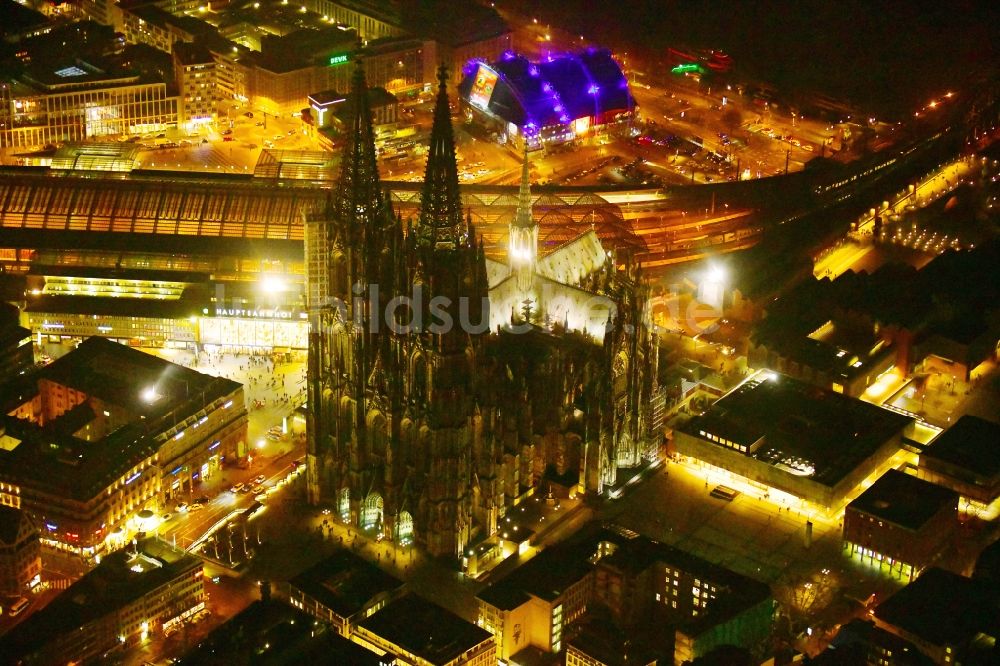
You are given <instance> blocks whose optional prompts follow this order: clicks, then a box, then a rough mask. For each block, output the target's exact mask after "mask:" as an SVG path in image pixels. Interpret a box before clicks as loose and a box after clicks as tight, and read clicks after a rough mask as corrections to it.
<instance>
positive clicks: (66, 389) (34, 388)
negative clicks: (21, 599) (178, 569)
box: [0, 338, 247, 556]
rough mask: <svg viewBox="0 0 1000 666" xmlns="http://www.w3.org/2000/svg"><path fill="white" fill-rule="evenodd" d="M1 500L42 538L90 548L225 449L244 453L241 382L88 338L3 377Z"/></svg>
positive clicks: (113, 538) (97, 549)
mask: <svg viewBox="0 0 1000 666" xmlns="http://www.w3.org/2000/svg"><path fill="white" fill-rule="evenodd" d="M2 400H3V403H4V405H5V408H4V411H5V413H6V416H5V417H4V420H3V427H4V434H3V437H2V439H0V503H2V504H6V505H8V506H15V507H19V508H21V509H23V510H24V511H26V512H27V513H28V514H29V515H31V516H32V518H34V519H35V521H36V522H37V523H38V525H39V528H40V529H42V530H44V532H43V535H44V539H45V542H46V543H48V544H50V545H52V546H55V547H60V548H65V549H69V550H72V551H74V552H77V553H79V554H81V555H84V556H93V555H95V554H100V553H104V552H107V551H108V550H113V549H114V548H115V547H118V546H119V545H120V544H121V543H122V542H123V541H124V540H126V539H127V537H128V534H130V533H133V532H135V531H138V530H141V529H144V526H142V525H140V524H138V523H137V522H136V520H135V519H136V515H137V514H138V512H140V511H142V510H143V509H149V510H155V509H157V508H158V507H159V506H161V505H162V504H163V503H165V502H166V501H167V500H169V499H171V498H173V497H175V496H176V495H178V494H180V493H181V492H190V491H191V490H192V489H193V488H194V487H195V484H196V483H198V482H199V481H200V480H201V479H205V478H208V477H210V476H212V475H214V474H216V473H217V472H218V470H219V467H220V465H221V464H222V460H223V458H230V459H235V458H236V457H238V456H245V455H246V454H247V448H246V446H247V443H246V438H247V435H246V429H247V413H246V408H245V406H244V404H243V387H242V386H241V385H240V384H238V383H236V382H234V381H231V380H228V379H223V378H221V377H213V376H210V375H203V374H201V373H199V372H195V371H193V370H188V369H187V368H184V367H182V366H179V365H175V364H173V363H169V362H167V361H164V360H162V359H159V358H157V357H155V356H151V355H149V354H145V353H143V352H141V351H138V350H135V349H130V348H129V347H125V346H123V345H119V344H117V343H114V342H110V341H108V340H105V339H104V338H89V339H87V340H85V341H84V342H83V343H81V344H80V345H79V347H78V348H77V349H75V350H74V351H71V352H70V353H68V354H66V355H65V356H63V357H61V358H59V359H58V360H56V361H55V362H53V363H52V364H50V365H48V366H46V367H45V368H43V369H40V370H38V371H37V372H35V373H33V374H30V375H25V376H23V377H21V378H18V379H16V380H14V381H12V382H8V383H7V384H6V385H5V387H4V389H3V392H2Z"/></svg>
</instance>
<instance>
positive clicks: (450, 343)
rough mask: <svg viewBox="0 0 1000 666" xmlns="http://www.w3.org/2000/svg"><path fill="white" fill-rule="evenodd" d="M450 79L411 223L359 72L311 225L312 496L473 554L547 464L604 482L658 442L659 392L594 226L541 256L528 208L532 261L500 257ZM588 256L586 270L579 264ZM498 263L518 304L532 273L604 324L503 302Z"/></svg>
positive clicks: (635, 291) (567, 478) (620, 276)
mask: <svg viewBox="0 0 1000 666" xmlns="http://www.w3.org/2000/svg"><path fill="white" fill-rule="evenodd" d="M439 81H440V89H439V94H438V101H437V109H436V111H435V120H434V126H433V129H432V133H431V146H430V151H429V157H428V166H427V173H426V177H425V181H424V186H423V192H422V194H421V205H420V213H419V215H418V217H417V220H416V223H415V224H414V223H410V224H408V225H407V228H406V229H405V231H404V228H403V224H402V223H401V222H400V221H399V219H398V218H397V217H395V216H394V214H393V213H392V211H391V208H390V206H389V204H388V201H389V199H388V197H387V196H386V195H385V193H384V192H383V190H382V186H381V183H380V182H379V178H378V171H377V166H376V161H375V152H374V136H373V134H374V133H373V130H372V125H371V116H370V110H369V109H368V106H367V100H368V98H367V95H366V94H365V81H364V73H363V71H362V70H361V68H360V66H359V67H358V68H357V70H356V72H355V81H354V84H353V88H352V95H351V97H350V101H349V103H350V104H352V109H353V111H352V114H353V115H352V116H350V117H349V118H348V121H347V122H345V126H346V130H347V132H346V133H347V135H348V137H349V139H348V142H347V145H346V147H345V149H344V159H343V161H342V171H341V176H340V182H339V184H338V186H337V188H335V190H334V193H333V195H332V196H331V199H330V203H329V205H328V208H327V210H326V211H325V213H322V214H319V215H315V216H312V217H311V218H310V220H309V222H308V224H307V231H306V264H307V267H308V277H307V304H308V307H309V309H310V318H311V319H310V323H311V332H310V355H309V381H308V387H309V397H308V404H309V407H310V413H309V425H308V432H309V449H308V455H307V461H308V492H309V500H310V501H311V502H312V503H314V504H319V503H328V504H329V505H330V506H331V508H332V509H333V510H334V511H335V513H336V514H337V515H338V516H339V517H340V519H341V520H343V521H344V522H347V523H349V524H352V525H357V526H359V527H360V528H361V529H362V530H365V531H368V532H370V533H378V534H380V535H382V536H384V537H386V538H390V539H395V540H398V541H401V542H409V541H417V542H419V543H421V544H422V545H423V546H425V547H426V548H427V550H428V551H430V552H431V553H433V554H434V555H442V556H451V557H454V558H461V557H463V556H464V555H465V547H466V545H467V544H468V543H469V541H470V539H471V538H472V537H473V535H474V534H476V533H479V534H481V535H484V536H491V535H493V534H494V533H495V532H496V526H497V522H498V520H499V518H500V517H502V516H503V514H504V513H505V512H506V510H507V508H508V507H509V506H511V505H512V504H514V503H515V502H516V501H518V500H519V499H520V498H522V497H523V496H524V495H525V494H527V493H530V492H532V491H533V490H534V489H535V488H536V487H537V486H538V485H539V483H541V482H542V481H543V479H545V478H546V475H548V477H549V478H553V479H555V482H556V483H559V484H560V485H562V486H563V487H566V488H568V489H569V492H571V493H573V492H577V491H579V490H585V491H588V492H597V493H599V492H603V491H604V490H605V489H606V487H607V486H610V485H614V484H615V482H616V477H617V470H618V469H619V468H621V467H634V466H637V465H639V464H642V462H643V461H644V460H649V459H651V458H652V457H654V456H655V455H656V451H657V448H658V444H659V440H660V437H661V435H658V434H657V433H658V431H659V429H660V424H658V423H657V422H656V419H655V418H654V414H655V405H656V402H657V399H660V400H662V393H661V392H660V391H659V389H658V387H657V386H656V383H655V368H656V365H657V352H656V345H655V344H654V340H653V337H652V335H651V332H650V328H649V326H648V320H647V317H646V308H645V296H646V292H645V289H644V288H642V287H641V286H640V284H641V283H640V276H639V275H638V272H637V270H636V269H634V268H633V267H631V264H629V263H628V262H627V261H623V262H624V263H626V265H627V266H629V268H627V269H626V270H625V271H618V270H616V269H615V267H614V265H613V262H611V261H607V260H606V254H605V252H604V250H603V249H602V248H601V246H600V243H599V241H597V239H596V237H593V236H592V235H591V236H585V237H583V238H582V239H580V240H578V241H575V242H574V243H570V244H569V249H568V250H566V251H564V252H563V253H559V252H558V251H557V252H556V253H553V254H552V255H550V256H549V257H542V258H541V259H539V260H537V261H536V260H535V259H533V258H532V257H533V256H535V255H534V253H535V252H537V248H532V247H531V246H530V243H531V240H532V239H534V238H537V231H532V226H533V225H534V222H533V221H532V220H531V219H530V210H527V209H522V212H521V214H520V216H519V219H520V220H521V222H520V223H519V224H520V226H519V227H518V228H519V229H521V230H522V231H523V237H522V238H521V240H522V241H523V242H524V247H523V248H522V249H523V251H524V252H525V253H526V255H525V258H526V259H527V260H528V261H529V262H531V265H533V266H534V267H535V269H534V270H531V269H530V266H529V269H528V270H519V269H518V267H515V269H518V270H517V272H518V275H513V276H511V275H509V270H510V269H509V268H508V267H506V266H503V265H502V264H498V263H490V264H488V263H487V260H486V257H485V251H484V246H483V242H482V239H481V238H480V237H479V236H478V235H477V233H476V229H475V228H474V227H473V225H472V223H471V220H469V219H468V218H466V217H465V214H464V212H463V208H462V202H461V199H460V197H459V190H458V177H457V166H456V163H455V152H454V143H453V139H452V130H451V123H450V119H449V111H448V97H447V92H446V87H445V85H446V83H447V74H446V73H445V72H441V74H440V77H439ZM526 188H527V184H526V183H525V184H524V185H523V186H522V195H523V196H522V199H525V200H526V199H527V196H528V194H525V190H526ZM528 205H529V206H530V203H529V204H528ZM522 208H523V207H522ZM519 233H520V232H519ZM577 255H579V257H582V258H583V259H584V262H583V263H584V267H583V268H573V267H571V266H570V264H572V263H573V261H574V259H573V258H574V257H576V256H577ZM491 273H492V274H493V275H497V274H499V273H503V274H504V275H503V276H502V277H503V278H505V279H506V281H507V282H509V283H511V284H512V285H514V286H513V287H511V289H512V291H511V292H510V295H509V296H508V295H507V294H506V292H503V293H504V296H503V297H504V298H506V299H513V298H518V299H520V300H521V301H524V300H526V299H523V298H521V296H522V295H523V293H522V292H521V291H519V290H517V289H516V285H517V284H518V283H520V284H521V285H522V286H526V287H527V288H528V289H529V290H530V289H532V288H533V285H534V284H535V283H536V281H537V282H538V283H539V284H541V285H543V286H544V285H545V284H551V285H554V288H555V291H554V293H556V294H557V295H563V294H572V295H574V297H576V295H579V298H580V299H581V300H585V301H588V305H589V301H590V300H595V301H596V302H597V303H598V304H599V307H597V311H598V319H599V321H598V322H596V323H595V324H594V327H593V328H589V323H588V322H587V321H584V320H580V322H578V321H577V312H576V311H575V310H572V308H571V307H570V306H569V305H568V303H565V299H564V301H561V302H559V305H560V306H561V307H562V309H559V308H558V307H556V304H555V303H548V302H543V305H544V306H546V307H545V308H541V309H539V308H537V307H535V306H534V305H532V302H530V301H529V302H528V303H521V302H519V307H518V308H510V309H508V308H507V302H508V301H504V303H503V307H500V306H498V305H495V303H494V301H495V300H496V299H497V298H498V297H499V296H500V294H501V292H500V291H495V290H494V289H491V288H490V286H491V282H493V279H492V278H491ZM519 277H520V281H519V280H518V278H519ZM560 279H563V280H568V281H573V280H575V281H576V284H577V286H573V285H571V284H566V283H564V282H560V281H559V280H560ZM501 282H502V280H501ZM586 286H589V287H591V288H592V291H588V290H587V289H586V288H583V287H586ZM401 296H402V297H408V298H410V299H412V300H410V301H409V303H410V305H411V306H412V307H410V306H407V305H406V302H405V301H402V300H398V297H401ZM510 302H512V301H510ZM521 305H523V307H520V306H521ZM498 307H499V308H500V310H501V311H502V312H501V314H504V315H505V318H503V319H501V320H497V321H496V322H494V319H493V317H492V315H491V314H488V313H487V309H488V310H489V311H490V312H492V311H494V309H495V308H498ZM511 310H513V312H511ZM551 313H559V314H560V320H555V321H554V320H553V317H552V314H551ZM506 315H511V316H510V317H506ZM417 319H419V320H420V322H422V324H421V323H418V321H417ZM567 322H568V323H567ZM494 324H496V325H499V326H500V327H501V328H500V330H497V328H496V326H495V325H494ZM504 325H506V328H504ZM582 331H588V332H589V333H590V335H584V334H582ZM595 338H596V340H599V341H601V342H602V343H603V345H599V344H597V342H595ZM539 358H544V359H545V361H544V362H541V363H535V360H537V359H539Z"/></svg>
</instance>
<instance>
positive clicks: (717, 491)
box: [709, 486, 740, 502]
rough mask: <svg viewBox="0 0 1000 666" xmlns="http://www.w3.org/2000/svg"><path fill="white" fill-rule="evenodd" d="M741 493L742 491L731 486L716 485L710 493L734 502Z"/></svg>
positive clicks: (717, 497)
mask: <svg viewBox="0 0 1000 666" xmlns="http://www.w3.org/2000/svg"><path fill="white" fill-rule="evenodd" d="M739 494H740V491H738V490H733V489H732V488H730V487H729V486H716V487H715V488H712V492H710V493H709V495H711V496H712V497H715V498H716V499H722V500H726V501H727V502H732V501H733V500H734V499H736V497H737V496H738V495H739Z"/></svg>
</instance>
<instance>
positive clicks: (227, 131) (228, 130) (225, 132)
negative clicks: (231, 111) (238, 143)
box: [221, 129, 233, 136]
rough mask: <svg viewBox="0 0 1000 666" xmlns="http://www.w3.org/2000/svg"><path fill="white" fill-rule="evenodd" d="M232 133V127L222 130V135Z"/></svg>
mask: <svg viewBox="0 0 1000 666" xmlns="http://www.w3.org/2000/svg"><path fill="white" fill-rule="evenodd" d="M232 133H233V130H231V129H224V130H222V132H221V134H222V136H229V135H230V134H232Z"/></svg>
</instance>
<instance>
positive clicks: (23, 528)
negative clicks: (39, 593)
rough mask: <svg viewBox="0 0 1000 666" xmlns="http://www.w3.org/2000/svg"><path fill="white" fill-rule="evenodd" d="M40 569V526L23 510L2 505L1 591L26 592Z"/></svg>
mask: <svg viewBox="0 0 1000 666" xmlns="http://www.w3.org/2000/svg"><path fill="white" fill-rule="evenodd" d="M41 573H42V545H41V542H40V541H39V540H38V526H37V525H35V523H34V521H32V520H31V518H30V517H29V516H28V514H27V513H25V512H24V511H22V510H20V509H15V508H13V507H9V506H3V505H0V594H2V595H9V596H18V595H21V594H24V593H26V592H27V591H28V590H29V589H31V587H32V586H34V585H35V584H36V583H38V582H39V580H40V579H39V577H40V575H41Z"/></svg>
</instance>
